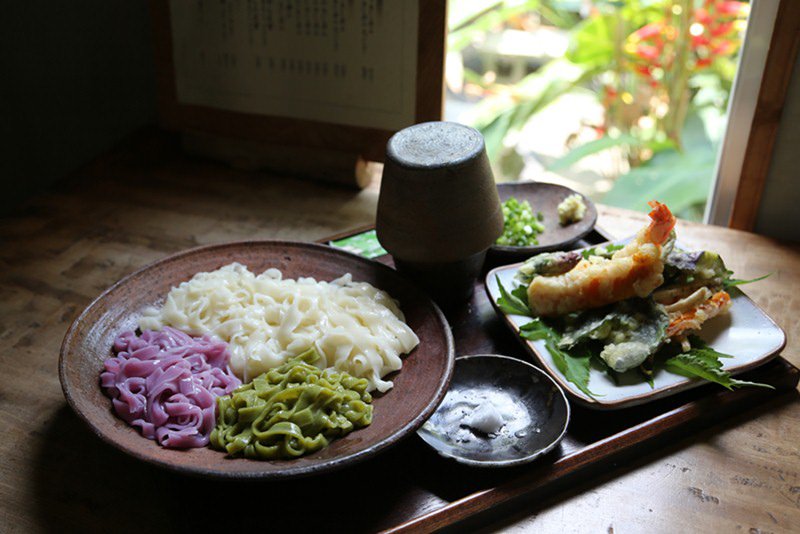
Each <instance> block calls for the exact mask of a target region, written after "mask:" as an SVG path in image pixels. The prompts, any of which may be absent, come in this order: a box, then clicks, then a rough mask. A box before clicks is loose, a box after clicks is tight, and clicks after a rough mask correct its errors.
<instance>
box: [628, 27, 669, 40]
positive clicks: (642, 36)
mask: <svg viewBox="0 0 800 534" xmlns="http://www.w3.org/2000/svg"><path fill="white" fill-rule="evenodd" d="M663 28H664V23H663V22H651V23H650V24H647V25H645V26H642V27H641V28H639V29H638V30H636V31H635V32H633V35H634V36H635V37H636V38H637V39H639V40H640V41H646V40H647V39H650V38H652V37H658V36H659V35H661V31H662V29H663Z"/></svg>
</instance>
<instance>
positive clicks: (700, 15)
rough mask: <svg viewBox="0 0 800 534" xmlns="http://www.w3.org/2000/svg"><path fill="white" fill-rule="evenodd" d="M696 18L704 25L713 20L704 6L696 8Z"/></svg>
mask: <svg viewBox="0 0 800 534" xmlns="http://www.w3.org/2000/svg"><path fill="white" fill-rule="evenodd" d="M694 18H695V20H696V21H697V22H699V23H700V24H702V25H703V26H708V25H709V24H711V22H712V20H711V15H710V14H709V13H708V10H706V9H703V8H702V7H700V8H697V9H695V10H694Z"/></svg>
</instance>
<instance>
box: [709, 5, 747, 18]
mask: <svg viewBox="0 0 800 534" xmlns="http://www.w3.org/2000/svg"><path fill="white" fill-rule="evenodd" d="M714 7H715V8H716V10H717V13H719V14H720V15H731V16H734V17H738V16H739V15H740V14H742V13H744V11H745V9H746V8H745V3H744V2H731V1H727V2H717V4H716V5H715V6H714Z"/></svg>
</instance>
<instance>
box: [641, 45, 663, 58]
mask: <svg viewBox="0 0 800 534" xmlns="http://www.w3.org/2000/svg"><path fill="white" fill-rule="evenodd" d="M659 52H660V51H659V49H658V48H656V47H655V46H649V45H644V44H641V45H639V46H637V47H636V55H637V56H639V57H640V58H642V59H646V60H648V61H655V60H656V59H658V55H659Z"/></svg>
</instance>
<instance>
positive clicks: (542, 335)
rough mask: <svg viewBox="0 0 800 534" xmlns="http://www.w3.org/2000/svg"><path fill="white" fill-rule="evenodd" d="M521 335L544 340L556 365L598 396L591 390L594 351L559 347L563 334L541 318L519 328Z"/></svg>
mask: <svg viewBox="0 0 800 534" xmlns="http://www.w3.org/2000/svg"><path fill="white" fill-rule="evenodd" d="M519 335H520V336H522V337H523V338H525V339H527V340H530V341H539V340H543V341H544V342H545V347H546V348H547V350H548V351H549V352H550V355H551V356H552V357H553V362H555V364H556V367H557V368H558V370H559V371H560V372H561V374H562V375H564V378H566V379H567V380H568V381H570V382H572V383H573V384H575V386H576V387H577V388H578V389H579V390H581V391H582V392H583V393H585V394H586V395H588V396H589V397H593V398H594V397H596V396H597V395H596V394H595V393H592V392H591V391H590V390H589V369H590V361H591V358H592V353H591V351H590V350H589V349H587V348H575V349H572V350H571V351H570V352H567V351H565V350H563V349H560V348H559V347H558V343H559V341H560V340H561V336H560V335H559V334H558V332H556V331H555V330H554V329H553V328H551V327H549V326H547V325H546V324H545V323H544V322H542V320H541V319H534V320H533V321H531V322H529V323H527V324H524V325H522V326H521V327H520V329H519Z"/></svg>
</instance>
